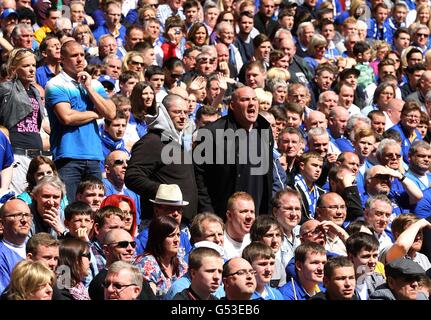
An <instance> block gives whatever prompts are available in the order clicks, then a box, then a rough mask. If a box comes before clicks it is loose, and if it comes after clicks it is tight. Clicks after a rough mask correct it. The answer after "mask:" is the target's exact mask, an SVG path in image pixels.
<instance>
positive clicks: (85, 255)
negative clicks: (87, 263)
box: [81, 252, 91, 260]
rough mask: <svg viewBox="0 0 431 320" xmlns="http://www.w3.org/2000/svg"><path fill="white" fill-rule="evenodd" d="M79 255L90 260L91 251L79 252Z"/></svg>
mask: <svg viewBox="0 0 431 320" xmlns="http://www.w3.org/2000/svg"><path fill="white" fill-rule="evenodd" d="M81 257H85V258H87V259H88V260H90V259H91V253H90V252H87V253H81Z"/></svg>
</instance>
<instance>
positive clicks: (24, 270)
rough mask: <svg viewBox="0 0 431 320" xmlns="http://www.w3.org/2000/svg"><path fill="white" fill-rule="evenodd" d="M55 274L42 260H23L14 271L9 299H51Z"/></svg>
mask: <svg viewBox="0 0 431 320" xmlns="http://www.w3.org/2000/svg"><path fill="white" fill-rule="evenodd" d="M54 283H55V274H54V272H53V271H51V270H50V269H49V268H48V267H47V266H45V265H44V264H43V263H42V262H40V261H32V260H22V261H21V262H19V263H18V264H17V265H16V266H15V268H14V269H13V271H12V276H11V281H10V285H9V289H7V291H6V298H7V300H51V298H52V292H53V287H54Z"/></svg>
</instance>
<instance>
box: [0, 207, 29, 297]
mask: <svg viewBox="0 0 431 320" xmlns="http://www.w3.org/2000/svg"><path fill="white" fill-rule="evenodd" d="M32 218H33V215H32V213H31V211H30V208H29V207H28V205H27V204H26V203H25V202H24V201H22V200H19V199H13V200H9V201H8V202H6V203H5V204H4V205H3V207H1V208H0V225H1V227H2V229H3V240H2V241H0V293H2V292H3V290H4V289H5V288H6V287H7V286H8V285H9V282H10V276H11V274H12V270H13V268H14V267H15V265H16V264H17V263H18V262H20V261H21V260H23V259H25V258H26V251H25V243H26V239H27V237H28V235H29V233H30V228H31V225H32V224H33V219H32Z"/></svg>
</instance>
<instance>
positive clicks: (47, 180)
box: [32, 176, 66, 196]
mask: <svg viewBox="0 0 431 320" xmlns="http://www.w3.org/2000/svg"><path fill="white" fill-rule="evenodd" d="M47 184H49V185H51V186H53V187H54V188H57V189H58V190H60V191H61V195H62V196H64V195H65V194H66V186H65V184H64V183H63V181H61V179H60V177H59V176H47V177H43V178H42V179H41V180H39V181H38V183H37V184H36V186H35V187H34V188H33V191H32V193H33V194H37V193H38V192H39V190H40V189H42V188H43V187H44V186H45V185H47Z"/></svg>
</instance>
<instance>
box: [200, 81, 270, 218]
mask: <svg viewBox="0 0 431 320" xmlns="http://www.w3.org/2000/svg"><path fill="white" fill-rule="evenodd" d="M258 112H259V106H258V101H257V98H256V93H255V92H254V90H253V89H252V88H250V87H247V86H244V87H240V88H237V89H236V90H235V91H234V92H233V95H232V101H231V104H230V106H229V113H228V114H227V115H226V116H224V117H222V118H220V119H218V120H217V121H215V122H212V123H209V124H208V125H206V126H205V128H203V129H204V131H201V130H202V129H200V130H199V131H198V135H197V137H196V141H202V136H205V141H204V142H205V148H207V147H211V148H212V155H208V154H207V155H206V157H205V158H204V159H199V160H200V161H199V162H198V161H196V160H197V159H194V160H195V173H196V182H197V186H198V190H199V207H198V208H199V211H200V212H202V211H209V212H215V213H216V214H217V215H219V216H221V217H224V215H225V213H226V205H227V200H228V198H229V197H230V196H231V195H232V194H233V193H234V192H236V191H245V192H247V193H249V194H250V195H251V196H252V197H253V199H254V201H255V205H256V214H265V213H269V208H270V200H271V196H272V191H271V190H272V182H273V179H272V162H273V153H272V150H273V146H274V141H273V136H272V133H271V128H270V126H269V123H268V122H267V121H266V120H265V119H264V118H263V117H262V116H260V115H259V114H258ZM226 129H230V130H229V131H230V133H231V134H228V133H229V131H227V132H226V131H225V130H226ZM232 130H233V131H232ZM232 133H234V134H232ZM220 134H223V135H225V136H226V139H227V140H228V143H227V144H226V143H225V142H221V143H218V139H217V136H220ZM235 136H238V137H240V139H238V138H235ZM208 137H211V139H212V142H211V144H208V142H207V140H208ZM211 139H210V140H211ZM202 146H203V145H200V144H198V145H197V146H196V147H195V150H196V148H201V147H202ZM256 148H257V150H256ZM256 151H257V152H258V153H257V154H259V155H260V157H259V158H258V159H254V161H253V162H252V160H253V159H252V154H253V153H254V152H256ZM245 152H247V154H246V153H245ZM254 157H256V153H254ZM229 158H230V159H229ZM221 160H222V161H221ZM221 162H222V163H221Z"/></svg>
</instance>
